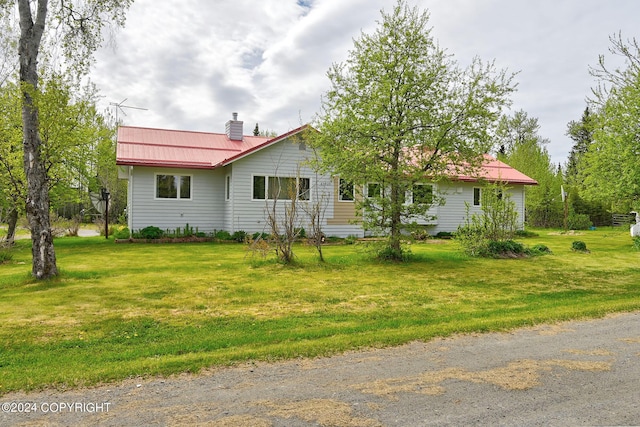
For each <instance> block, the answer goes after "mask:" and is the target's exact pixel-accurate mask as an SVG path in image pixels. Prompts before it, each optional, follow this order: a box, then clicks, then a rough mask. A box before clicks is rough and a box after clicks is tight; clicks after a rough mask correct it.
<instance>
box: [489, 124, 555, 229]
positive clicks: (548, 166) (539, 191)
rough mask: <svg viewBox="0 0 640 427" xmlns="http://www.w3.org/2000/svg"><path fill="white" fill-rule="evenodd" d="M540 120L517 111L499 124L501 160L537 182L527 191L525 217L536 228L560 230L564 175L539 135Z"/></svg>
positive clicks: (544, 140)
mask: <svg viewBox="0 0 640 427" xmlns="http://www.w3.org/2000/svg"><path fill="white" fill-rule="evenodd" d="M539 131H540V125H539V124H538V119H537V118H532V117H528V115H527V113H525V112H524V111H517V112H516V113H514V115H513V116H512V117H509V116H505V117H503V118H502V120H501V121H500V128H499V130H498V141H499V143H500V145H501V150H500V153H499V159H500V160H502V161H504V162H506V163H507V164H509V165H510V166H512V167H514V168H516V169H517V170H519V171H520V172H522V173H524V174H525V175H527V176H529V177H531V178H533V179H535V180H536V181H537V182H538V185H535V186H528V187H527V188H526V198H525V212H526V214H525V217H526V221H527V224H528V225H530V226H534V227H560V226H562V221H563V206H562V200H561V198H560V187H561V185H562V178H563V177H562V174H561V173H560V172H559V171H557V170H556V167H555V165H554V164H553V163H552V162H551V156H550V155H549V152H548V151H547V148H546V145H547V144H548V142H549V141H548V140H546V139H544V138H542V137H541V136H540V135H539Z"/></svg>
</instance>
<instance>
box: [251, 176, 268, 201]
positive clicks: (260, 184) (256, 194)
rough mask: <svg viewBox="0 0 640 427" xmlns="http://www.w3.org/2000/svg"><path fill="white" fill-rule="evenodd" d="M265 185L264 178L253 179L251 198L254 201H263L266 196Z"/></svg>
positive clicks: (256, 177) (255, 177)
mask: <svg viewBox="0 0 640 427" xmlns="http://www.w3.org/2000/svg"><path fill="white" fill-rule="evenodd" d="M266 190H267V184H266V179H265V177H264V176H257V175H256V176H254V177H253V198H254V199H255V200H264V199H265V195H266V194H267V191H266Z"/></svg>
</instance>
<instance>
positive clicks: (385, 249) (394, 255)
mask: <svg viewBox="0 0 640 427" xmlns="http://www.w3.org/2000/svg"><path fill="white" fill-rule="evenodd" d="M409 255H410V254H409V251H408V250H402V249H400V251H397V250H394V249H393V248H392V247H390V246H388V245H385V246H382V247H379V249H378V250H377V251H376V258H377V259H379V260H381V261H398V260H402V261H405V260H406V259H407V258H408V257H409Z"/></svg>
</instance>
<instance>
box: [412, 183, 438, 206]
mask: <svg viewBox="0 0 640 427" xmlns="http://www.w3.org/2000/svg"><path fill="white" fill-rule="evenodd" d="M415 187H430V188H431V200H430V201H429V203H423V204H428V205H429V206H433V194H434V193H435V186H434V185H433V184H430V183H428V182H417V183H415V184H413V185H412V187H411V204H413V205H415V204H416V198H415V192H414V191H413V190H414V188H415Z"/></svg>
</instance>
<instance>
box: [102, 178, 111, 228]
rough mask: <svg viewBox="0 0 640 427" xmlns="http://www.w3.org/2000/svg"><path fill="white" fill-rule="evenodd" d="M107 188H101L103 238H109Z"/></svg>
mask: <svg viewBox="0 0 640 427" xmlns="http://www.w3.org/2000/svg"><path fill="white" fill-rule="evenodd" d="M109 195H110V194H109V190H107V189H106V188H103V189H102V200H104V238H105V239H108V238H109Z"/></svg>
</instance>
